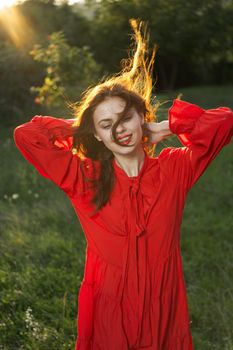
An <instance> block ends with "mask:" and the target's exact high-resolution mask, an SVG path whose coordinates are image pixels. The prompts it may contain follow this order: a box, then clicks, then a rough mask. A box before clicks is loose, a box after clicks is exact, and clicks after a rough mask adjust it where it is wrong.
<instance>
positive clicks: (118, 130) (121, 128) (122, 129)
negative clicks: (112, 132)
mask: <svg viewBox="0 0 233 350" xmlns="http://www.w3.org/2000/svg"><path fill="white" fill-rule="evenodd" d="M123 132H125V127H124V124H123V123H120V124H118V125H117V128H116V134H117V136H120V135H121V134H122V133H123Z"/></svg>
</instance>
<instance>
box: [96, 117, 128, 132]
mask: <svg viewBox="0 0 233 350" xmlns="http://www.w3.org/2000/svg"><path fill="white" fill-rule="evenodd" d="M131 118H132V117H131V116H129V117H125V118H123V119H122V122H125V121H127V120H130V119H131ZM110 127H111V125H105V126H102V128H103V129H109V128H110Z"/></svg>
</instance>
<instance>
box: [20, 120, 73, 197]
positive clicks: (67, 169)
mask: <svg viewBox="0 0 233 350" xmlns="http://www.w3.org/2000/svg"><path fill="white" fill-rule="evenodd" d="M73 121H74V120H73V119H61V118H55V117H51V116H34V117H33V118H32V119H31V120H30V121H28V122H26V123H24V124H21V125H19V126H17V127H16V128H15V129H14V133H13V137H14V141H15V144H16V146H17V147H18V149H19V150H20V152H21V153H22V155H23V156H24V157H25V159H26V160H27V161H28V162H30V163H31V164H32V165H33V166H34V167H35V168H36V169H37V170H38V172H39V173H40V175H42V176H44V177H46V178H48V179H50V180H51V181H53V182H54V183H55V184H56V185H57V186H59V187H60V188H61V189H62V190H64V191H65V192H67V193H73V192H74V189H75V184H76V182H77V175H78V165H79V160H80V159H79V157H78V156H77V155H74V154H73V153H72V124H73Z"/></svg>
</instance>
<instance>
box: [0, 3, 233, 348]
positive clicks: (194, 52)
mask: <svg viewBox="0 0 233 350" xmlns="http://www.w3.org/2000/svg"><path fill="white" fill-rule="evenodd" d="M130 18H140V19H142V20H144V21H146V22H147V23H148V29H149V32H150V45H151V46H150V49H151V51H152V47H153V45H155V44H156V45H157V52H156V57H155V65H154V81H156V84H155V86H154V90H153V94H154V95H155V96H156V97H157V99H158V100H159V101H161V102H162V101H165V100H166V101H168V102H170V105H171V103H172V99H173V98H175V97H176V96H177V95H178V94H180V93H181V94H182V99H184V100H186V101H189V102H192V103H196V104H198V105H200V106H201V107H202V108H215V107H219V106H227V107H231V108H233V83H232V82H233V49H232V47H233V45H232V41H233V25H232V23H233V3H232V1H231V0H205V1H203V0H189V1H186V0H143V1H139V0H98V1H97V0H83V1H74V0H73V1H55V0H26V1H23V0H21V1H14V0H5V1H0V125H1V128H0V137H1V156H0V160H1V173H0V179H1V186H0V220H1V222H0V251H1V260H0V350H48V349H51V350H52V349H54V350H55V349H56V350H67V349H74V343H75V338H76V317H77V295H78V290H79V287H80V283H81V280H82V276H83V267H84V261H85V244H86V242H85V238H84V235H83V232H82V229H81V227H80V224H79V221H78V219H77V217H76V216H75V213H74V210H73V208H72V206H71V203H70V202H69V200H68V198H66V197H65V196H64V193H62V192H61V191H60V190H59V189H58V188H56V187H55V186H54V184H52V183H50V182H49V181H48V180H46V179H44V178H41V177H40V176H39V174H38V173H37V172H36V170H35V169H34V168H33V167H32V166H31V165H30V164H28V163H27V162H26V161H25V159H24V158H23V157H22V155H21V154H20V152H19V151H18V149H17V148H16V146H15V144H14V141H13V138H12V136H13V130H14V128H15V127H16V126H17V125H19V124H20V123H23V122H26V121H29V120H30V119H31V118H32V117H33V116H34V115H36V114H41V115H53V116H57V117H65V118H66V117H69V118H70V117H72V112H71V110H70V109H68V108H67V102H77V101H79V99H80V96H81V93H82V92H83V91H84V90H85V89H86V88H87V87H88V86H90V85H92V84H95V83H97V82H99V81H100V80H101V78H102V77H103V76H107V75H110V74H111V73H116V72H118V71H119V70H120V69H121V66H120V63H121V60H122V59H124V58H127V57H128V55H129V49H130V48H132V43H133V41H132V38H131V35H132V31H131V28H130V25H129V19H130ZM170 105H167V106H166V107H161V108H160V110H159V111H158V115H157V118H158V121H160V120H163V119H167V118H168V116H167V112H168V108H169V107H170ZM163 106H164V105H163ZM170 145H176V146H180V143H179V141H178V140H177V137H176V136H172V137H170V138H169V139H167V140H166V141H164V142H162V143H161V145H158V150H160V149H161V148H162V147H164V146H170ZM232 171H233V161H232V145H228V146H227V147H225V148H224V149H223V150H222V151H221V153H220V155H219V156H218V157H217V158H216V159H215V160H214V161H213V162H212V164H211V165H210V166H209V169H208V170H207V171H206V172H205V173H204V175H203V176H202V177H201V179H200V180H199V181H198V183H197V184H196V185H195V188H194V189H192V190H191V191H190V192H189V193H188V197H187V203H186V207H185V211H184V219H183V223H182V242H181V247H182V258H183V264H184V275H185V280H186V284H187V292H188V298H189V305H190V316H191V320H192V326H191V327H192V333H193V338H194V345H195V349H196V350H217V349H218V350H232V349H233V318H232V313H233V292H232V291H233V282H232V281H233V275H232V271H233V269H232V261H233V249H232V248H233V239H232V232H233V227H232V226H233V223H232V219H231V213H232V204H233V200H232V198H233V196H232V194H233V183H232ZM119 350H120V349H119Z"/></svg>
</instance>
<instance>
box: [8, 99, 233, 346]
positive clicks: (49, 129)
mask: <svg viewBox="0 0 233 350" xmlns="http://www.w3.org/2000/svg"><path fill="white" fill-rule="evenodd" d="M71 123H72V122H71V120H66V119H57V118H53V117H50V116H44V117H42V116H35V117H34V118H32V119H31V121H29V122H27V123H25V124H22V125H20V126H18V127H17V128H16V129H15V130H14V139H15V142H16V145H17V147H18V148H19V149H20V151H21V152H22V154H23V155H24V157H25V158H26V159H27V160H28V161H29V162H31V163H32V164H33V165H34V166H35V167H36V168H37V170H38V171H39V173H40V174H41V175H42V176H44V177H46V178H48V179H50V180H52V181H53V182H54V183H55V184H56V185H58V186H59V187H60V188H61V189H62V190H63V191H64V192H65V193H66V195H67V196H68V197H69V198H70V200H71V202H72V204H73V207H74V209H75V211H76V213H77V216H78V218H79V220H80V223H81V225H82V228H83V231H84V235H85V238H86V242H87V246H86V261H85V270H84V278H83V281H82V284H81V288H80V291H79V295H78V317H77V325H78V336H77V340H76V350H127V349H138V350H192V349H193V342H192V335H191V329H190V317H189V311H188V302H187V295H186V285H185V282H184V277H183V271H182V259H181V251H180V228H181V223H182V215H183V209H184V205H185V199H186V194H187V192H188V191H189V190H190V189H191V188H192V186H193V185H194V184H195V182H196V181H197V180H198V178H199V177H200V176H201V175H202V173H203V172H204V171H205V169H206V168H207V167H208V165H209V164H210V162H211V161H212V160H213V159H214V158H215V157H216V156H217V154H218V153H219V152H220V150H221V149H222V148H223V147H224V145H226V144H228V143H230V142H231V137H232V135H233V112H232V110H231V109H230V108H228V107H219V108H216V109H209V110H204V109H202V108H200V107H199V106H197V105H195V104H192V103H189V102H185V101H181V100H177V99H175V100H174V101H173V105H172V107H171V108H170V109H169V126H170V129H171V131H172V132H173V133H174V134H176V135H177V136H178V138H179V140H180V141H181V143H182V145H183V146H182V147H167V148H164V149H163V150H162V151H161V152H160V154H159V155H158V156H157V157H155V158H152V157H149V156H148V155H147V154H146V153H145V159H144V163H143V166H142V168H141V170H140V172H139V174H138V176H132V177H129V176H128V175H127V174H126V173H125V172H124V171H123V169H121V168H120V167H119V166H118V165H117V164H116V162H115V160H113V167H114V174H115V178H116V183H115V187H114V189H113V192H112V194H111V197H110V200H109V202H108V203H107V205H106V206H105V207H104V208H102V209H101V210H100V211H99V212H98V213H97V214H95V215H92V214H91V212H92V210H93V209H94V208H93V207H92V206H91V205H90V204H89V199H90V198H91V190H90V189H87V185H86V183H85V181H84V178H83V175H82V172H81V170H80V158H79V157H78V156H77V155H75V154H73V153H72V151H71V146H72V138H71V137H67V136H65V135H66V131H67V128H69V127H70V125H71ZM57 127H59V128H57ZM62 130H63V131H64V133H63V131H62ZM95 162H96V165H97V167H98V162H97V161H95ZM84 164H85V167H84V173H85V172H86V175H88V176H90V175H91V174H92V169H93V168H92V166H91V162H90V159H88V158H86V159H85V160H84Z"/></svg>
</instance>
